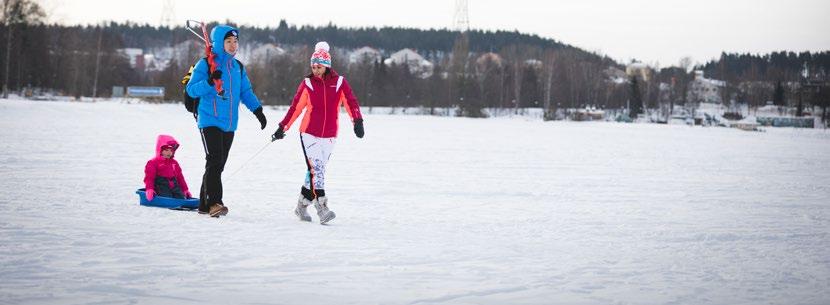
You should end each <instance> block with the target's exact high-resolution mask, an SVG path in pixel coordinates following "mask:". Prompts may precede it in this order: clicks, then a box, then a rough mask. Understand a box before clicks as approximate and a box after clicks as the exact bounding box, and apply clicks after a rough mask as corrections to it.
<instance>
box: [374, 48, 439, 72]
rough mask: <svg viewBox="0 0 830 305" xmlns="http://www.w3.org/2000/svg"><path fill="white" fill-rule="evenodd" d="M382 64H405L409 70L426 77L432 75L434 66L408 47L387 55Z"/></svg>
mask: <svg viewBox="0 0 830 305" xmlns="http://www.w3.org/2000/svg"><path fill="white" fill-rule="evenodd" d="M383 64H385V65H387V66H391V65H393V64H395V65H406V66H407V67H408V68H409V72H410V73H412V74H414V75H415V76H417V77H419V78H428V77H430V76H432V71H433V68H434V66H433V64H432V63H431V62H429V61H428V60H426V59H424V57H423V56H421V55H419V54H418V53H416V52H415V51H413V50H411V49H408V48H407V49H403V50H400V51H398V52H395V53H393V54H392V55H390V56H389V58H387V59H386V60H384V61H383Z"/></svg>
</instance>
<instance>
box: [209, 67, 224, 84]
mask: <svg viewBox="0 0 830 305" xmlns="http://www.w3.org/2000/svg"><path fill="white" fill-rule="evenodd" d="M215 79H222V70H219V69H216V70H215V71H213V73H211V74H210V77H209V78H208V81H207V82H208V85H211V86H213V80H215Z"/></svg>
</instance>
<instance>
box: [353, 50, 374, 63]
mask: <svg viewBox="0 0 830 305" xmlns="http://www.w3.org/2000/svg"><path fill="white" fill-rule="evenodd" d="M380 60H381V56H380V51H378V50H377V49H375V48H372V47H362V48H360V49H357V50H354V52H352V53H351V54H349V63H350V64H354V63H360V62H378V61H380Z"/></svg>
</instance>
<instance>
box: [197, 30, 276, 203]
mask: <svg viewBox="0 0 830 305" xmlns="http://www.w3.org/2000/svg"><path fill="white" fill-rule="evenodd" d="M210 38H211V42H212V43H213V49H212V51H213V53H214V54H216V57H215V60H216V70H215V71H213V73H210V72H209V71H210V68H209V65H208V62H207V60H206V59H200V60H199V62H197V63H196V66H195V67H194V68H193V74H192V75H191V78H190V81H189V82H188V83H187V94H188V95H190V96H191V97H195V98H199V100H200V101H199V108H198V110H197V111H198V114H199V115H198V122H199V130H200V131H201V133H202V144H203V145H204V149H205V154H206V157H205V160H206V162H205V174H204V176H202V190H201V195H200V196H199V198H200V202H199V213H202V214H210V216H213V217H219V216H222V215H226V214H227V213H228V208H227V207H225V203H224V202H223V201H222V171H223V170H224V169H225V162H226V161H227V160H228V152H230V150H231V144H232V143H233V135H234V131H236V126H237V124H238V121H239V119H238V118H239V103H240V102H241V103H242V104H245V107H247V108H248V110H250V111H251V112H253V113H254V115H256V118H257V119H258V120H259V123H260V125H261V128H262V129H265V125H266V123H267V122H266V120H265V115H264V114H263V113H262V106H261V104H260V102H259V99H258V98H257V97H256V95H255V94H254V90H253V88H252V87H251V81H250V80H249V79H248V74H247V73H246V72H245V69H244V68H243V67H242V65H241V63H239V62H238V61H237V60H235V59H234V56H235V55H236V51H237V50H238V49H239V31H238V30H237V29H236V28H233V27H230V26H227V25H218V26H216V27H214V28H213V30H212V31H211V33H210ZM217 80H221V81H222V90H221V93H222V95H219V94H218V93H217V92H216V89H215V88H214V81H217Z"/></svg>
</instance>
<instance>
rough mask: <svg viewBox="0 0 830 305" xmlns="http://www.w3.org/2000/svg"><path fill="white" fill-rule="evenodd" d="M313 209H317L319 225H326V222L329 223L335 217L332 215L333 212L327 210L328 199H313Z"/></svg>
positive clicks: (323, 197) (324, 197)
mask: <svg viewBox="0 0 830 305" xmlns="http://www.w3.org/2000/svg"><path fill="white" fill-rule="evenodd" d="M312 202H314V208H316V209H317V216H320V224H321V225H322V224H326V223H327V222H329V221H331V220H332V219H334V217H336V216H337V215H334V212H332V211H331V210H329V206H328V202H329V199H328V197H326V196H322V197H317V199H314V200H313V201H312Z"/></svg>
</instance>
